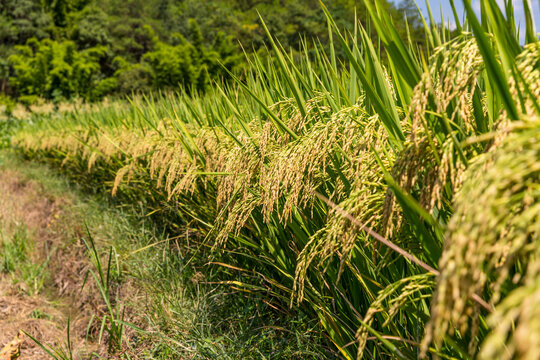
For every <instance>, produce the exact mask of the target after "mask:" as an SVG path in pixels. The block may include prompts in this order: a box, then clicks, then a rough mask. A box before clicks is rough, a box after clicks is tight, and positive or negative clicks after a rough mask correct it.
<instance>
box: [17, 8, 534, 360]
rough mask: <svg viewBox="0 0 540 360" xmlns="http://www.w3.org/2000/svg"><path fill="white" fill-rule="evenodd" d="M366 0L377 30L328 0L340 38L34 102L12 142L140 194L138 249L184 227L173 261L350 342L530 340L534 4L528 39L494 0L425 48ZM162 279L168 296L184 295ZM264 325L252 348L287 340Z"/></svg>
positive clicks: (361, 348) (473, 349) (530, 346)
mask: <svg viewBox="0 0 540 360" xmlns="http://www.w3.org/2000/svg"><path fill="white" fill-rule="evenodd" d="M365 3H366V6H367V9H368V12H369V14H370V18H371V23H370V24H372V26H373V28H374V29H375V30H376V32H377V36H378V39H379V41H378V42H372V40H371V39H372V37H371V30H372V29H366V28H364V27H363V26H362V25H361V24H359V25H358V27H357V28H356V29H355V31H354V32H353V33H352V34H347V33H342V32H340V29H338V28H337V26H336V25H335V23H334V21H333V19H332V17H331V14H329V13H328V12H327V11H326V8H324V6H323V11H325V13H326V15H327V18H328V26H329V31H330V32H331V34H332V37H331V38H332V39H335V43H332V44H331V46H330V50H329V51H328V52H325V51H324V50H323V49H321V48H320V47H319V46H318V45H317V43H316V42H315V43H313V44H310V43H308V42H307V41H306V43H305V46H304V48H303V49H301V51H302V56H299V57H298V56H296V57H293V55H292V54H290V53H289V52H288V51H286V50H284V49H282V47H281V45H280V44H279V43H278V42H277V41H276V40H275V39H273V38H272V35H271V34H268V37H269V44H270V48H271V49H270V50H269V56H268V57H264V58H262V57H258V56H253V57H250V59H249V60H250V62H251V69H250V70H249V71H248V72H247V73H245V74H243V75H242V76H241V77H238V78H236V77H235V75H233V77H235V79H236V83H235V84H215V87H214V89H213V90H211V91H210V92H209V93H208V94H206V95H197V94H195V95H193V94H192V95H190V96H188V95H187V94H186V93H185V92H182V91H180V92H179V93H178V94H161V95H157V96H147V97H136V98H133V99H130V100H129V102H128V101H119V102H116V103H109V104H103V106H102V107H100V108H98V109H93V110H92V111H75V112H72V113H67V114H59V115H54V114H52V115H50V116H39V117H38V118H36V119H34V121H32V122H31V123H29V124H28V125H27V126H24V127H23V128H22V129H21V130H19V131H17V133H16V134H15V135H14V136H13V138H12V141H13V144H14V147H15V148H16V149H17V150H18V151H20V152H21V153H23V154H24V155H25V156H26V157H28V158H34V159H41V160H44V161H47V162H49V163H50V164H52V165H54V166H56V167H58V168H59V169H61V170H62V171H63V172H64V173H65V174H67V175H68V176H70V177H71V178H72V179H73V180H74V181H76V182H77V183H79V184H80V185H81V186H83V187H87V188H90V189H93V190H94V191H96V192H98V193H99V192H109V191H110V192H112V194H114V195H116V197H115V201H117V202H118V203H119V204H124V206H127V207H135V208H139V209H141V210H142V211H143V212H145V218H146V219H149V220H151V221H152V223H153V224H154V225H155V226H156V227H157V229H159V230H160V231H162V234H164V236H165V237H164V238H163V242H161V240H156V241H148V242H146V243H141V244H140V246H141V249H142V248H144V247H145V246H146V248H145V250H144V251H140V252H138V253H137V254H139V256H142V257H143V258H144V260H141V261H150V262H152V261H157V262H162V263H164V262H165V258H164V257H162V258H161V260H151V259H152V258H153V257H155V256H156V254H160V252H167V253H168V251H171V244H172V245H173V247H172V248H173V249H175V250H174V252H173V251H171V253H177V254H182V255H181V259H182V260H181V261H180V264H181V266H179V267H176V266H177V265H178V263H177V262H176V260H174V261H172V262H171V263H170V265H169V264H168V263H167V266H166V267H165V268H164V269H162V270H161V271H162V272H163V271H165V272H166V273H167V274H173V275H168V276H171V277H175V274H176V276H178V277H180V278H182V277H183V276H187V277H188V278H190V277H191V278H192V279H197V278H198V276H197V272H191V270H187V273H186V267H187V266H188V264H189V266H195V269H199V268H204V269H205V271H204V273H205V274H207V275H206V276H205V278H204V279H205V280H204V281H203V282H202V283H214V284H213V285H215V284H217V285H220V287H219V288H222V287H221V286H223V288H226V289H230V291H233V292H240V293H243V294H245V295H246V299H247V300H246V301H247V302H248V303H250V301H254V303H252V304H256V303H257V302H262V303H263V304H264V305H261V306H263V308H265V309H272V311H270V312H268V314H273V315H272V316H278V317H279V316H280V315H279V314H282V316H283V317H289V316H291V315H292V316H293V317H295V318H297V319H299V321H298V322H296V321H293V322H291V323H289V324H290V325H291V326H293V328H295V327H296V326H299V328H298V329H300V334H309V333H310V332H311V330H312V329H313V330H315V331H314V332H313V333H315V334H317V333H320V331H322V332H323V333H324V334H325V335H324V336H325V337H326V338H327V339H328V340H329V341H330V342H331V343H332V344H333V348H334V349H335V351H337V352H339V356H341V357H343V358H346V359H352V358H361V357H363V356H365V357H369V358H385V357H394V358H415V357H424V356H430V357H444V358H467V357H476V356H479V357H484V358H488V357H508V358H511V357H523V358H527V356H533V355H532V354H534V353H535V351H537V350H538V351H540V349H537V348H536V347H535V346H536V345H534V343H533V341H532V340H531V338H530V337H527V336H523V335H522V334H521V333H518V332H516V331H517V330H515V331H512V330H509V329H514V328H515V329H523V330H522V331H524V332H525V333H532V334H534V336H536V335H537V333H536V332H535V330H534V323H533V322H528V321H526V320H525V318H524V316H525V315H524V314H526V313H527V310H530V311H532V310H531V309H530V306H529V307H527V306H526V305H525V304H531V303H532V302H533V299H534V296H535V294H536V283H535V282H534V281H533V279H534V278H535V274H536V273H535V271H536V270H535V269H536V267H535V264H536V263H537V254H536V252H535V250H534V249H536V248H537V247H538V243H537V240H538V238H539V236H538V230H537V229H536V227H534V226H529V225H527V224H531V223H536V221H535V219H536V218H537V217H538V207H537V206H536V204H537V201H536V200H537V196H538V192H537V187H538V183H539V174H540V172H539V171H538V168H537V165H538V163H539V156H538V152H537V149H536V146H535V144H536V143H537V142H538V141H539V139H538V133H539V131H538V128H539V126H540V125H539V115H540V106H539V105H538V99H539V98H540V88H539V87H538V85H537V84H538V83H540V71H539V70H538V64H539V59H540V47H539V42H538V36H537V34H533V33H532V32H531V31H532V28H533V27H532V25H531V24H530V20H531V17H532V15H531V13H530V11H529V13H526V17H527V18H528V22H527V24H528V25H527V29H526V32H527V36H526V44H525V45H524V46H522V45H521V44H520V43H519V37H518V34H517V32H515V31H514V28H515V25H514V24H515V19H514V18H513V13H512V12H511V11H508V12H507V14H508V15H504V14H503V12H501V10H500V9H499V7H498V5H497V3H496V2H495V0H486V1H484V2H482V5H483V6H482V11H481V19H478V18H477V15H476V14H475V13H474V11H473V10H472V8H471V6H470V3H469V2H468V1H465V7H466V9H467V13H466V18H465V19H464V21H461V19H459V18H457V16H456V19H455V20H456V23H459V24H460V26H459V28H458V31H457V32H450V31H449V30H448V29H445V28H443V27H436V26H432V27H426V30H425V31H426V33H425V35H426V37H427V38H428V39H429V41H428V43H429V44H430V46H429V47H428V48H427V49H423V50H420V49H418V48H417V47H416V45H415V43H414V42H412V41H410V40H402V39H400V38H399V36H398V35H397V32H396V31H395V30H394V28H393V26H392V21H394V20H393V19H390V18H388V16H387V15H386V13H384V11H380V9H381V4H380V3H379V1H378V0H374V1H370V0H366V2H365ZM505 5H506V8H507V9H512V6H513V5H512V4H511V3H510V2H507V3H506V4H505ZM526 8H527V7H526ZM338 48H339V50H342V51H341V52H342V53H344V54H346V56H347V57H346V59H336V58H335V53H336V51H335V50H336V49H338ZM381 53H383V54H384V57H381V55H380V54H381ZM518 140H519V141H518ZM522 141H523V142H522ZM514 143H517V144H520V146H519V147H513V146H512V144H514ZM519 149H526V150H527V151H526V152H523V153H521V154H520V150H519ZM501 154H502V155H501ZM505 159H515V163H512V162H510V163H511V164H512V166H510V165H509V164H508V163H507V162H506V160H505ZM514 166H515V168H514ZM504 169H514V171H513V172H510V171H503V170H504ZM525 169H528V170H525ZM484 175H485V176H484ZM488 190H489V191H488ZM471 194H474V196H473V198H474V200H475V201H476V200H478V203H474V202H472V201H471ZM484 194H486V195H484ZM483 195H484V196H483ZM488 195H489V196H488ZM501 204H503V205H505V204H506V205H510V204H511V206H509V207H506V206H501ZM488 210H489V211H488ZM475 214H483V215H484V216H482V217H481V220H480V218H477V217H476V215H475ZM531 221H533V222H531ZM487 234H491V235H489V236H487ZM167 236H168V237H169V239H170V240H171V242H168V241H166V240H165V239H167ZM494 237H495V238H496V241H495V240H494V239H495V238H494ZM150 245H151V246H150ZM114 252H116V253H119V254H121V253H122V252H121V251H119V250H118V249H116V248H115V249H114ZM493 254H496V256H495V257H494V258H493V259H494V260H493V261H492V262H488V263H487V264H485V262H484V261H483V260H486V261H487V259H490V258H491V256H492V255H493ZM158 259H159V258H158ZM186 259H187V260H186ZM184 266H186V267H184ZM187 269H191V268H190V267H187ZM165 283H167V281H166V282H165ZM188 283H189V282H188ZM154 286H155V285H154ZM200 286H201V282H199V281H195V283H194V284H193V288H192V289H194V290H192V291H195V289H196V290H197V291H198V290H199V289H200ZM203 288H204V287H203ZM206 289H208V288H206ZM210 289H212V288H210ZM209 291H211V290H209ZM151 292H152V293H154V294H159V295H156V296H162V297H164V298H163V301H165V302H166V303H174V302H175V301H176V300H175V299H176V296H178V294H176V293H175V292H174V290H173V289H172V288H167V287H165V288H163V289H161V288H154V289H152V290H151ZM171 293H172V295H171ZM169 296H172V298H169ZM204 298H205V299H207V300H210V299H213V300H211V301H210V303H212V306H217V308H218V309H219V308H220V306H225V307H228V304H227V302H224V304H225V305H222V304H223V303H220V301H218V300H216V299H214V298H213V297H212V296H211V294H206V295H205V296H204ZM238 298H239V297H238V296H236V297H235V299H238ZM249 299H251V300H249ZM512 299H514V300H512ZM515 299H520V301H522V303H523V304H524V305H523V307H516V306H515V304H516V302H515V301H517V300H515ZM235 301H239V300H235ZM513 301H514V302H513ZM205 304H206V302H203V303H202V304H201V305H202V307H203V308H206V307H205V306H206V305H205ZM240 304H242V302H241V303H240ZM510 304H514V305H510ZM499 305H500V307H499ZM235 306H239V305H238V304H237V303H235ZM512 310H516V311H518V310H519V314H523V315H519V316H518V315H515V314H516V313H513V312H512ZM176 311H178V313H182V312H181V311H180V309H178V310H175V312H174V313H176ZM257 311H259V308H258V307H257V306H248V310H247V313H249V314H251V316H253V315H252V314H254V313H255V314H257ZM209 313H210V314H212V313H215V311H213V310H210V311H209ZM217 313H219V312H217ZM521 316H523V317H521ZM208 319H209V320H208V322H206V321H205V322H204V323H205V324H212V323H213V324H219V325H217V326H218V328H219V326H221V324H222V323H220V322H219V321H218V319H215V318H211V317H209V318H208ZM498 319H504V321H503V322H502V323H503V324H504V326H502V327H500V326H498V322H497V320H498ZM191 321H192V322H193V320H191ZM185 322H186V323H189V322H190V320H189V316H188V319H186V320H185ZM156 323H157V321H156ZM195 323H196V322H195ZM167 324H168V323H167V322H165V323H163V324H159V327H160V328H167V326H169V325H167ZM225 325H226V324H225ZM271 326H272V328H271V329H273V330H275V326H274V325H271ZM259 327H260V326H258V327H255V329H256V328H259ZM191 329H192V330H193V329H197V332H196V333H197V334H198V335H197V336H196V338H197V339H199V340H198V341H196V342H195V343H194V344H195V346H196V347H197V348H198V349H203V350H204V349H207V351H208V353H204V352H203V353H204V354H208V355H205V356H215V355H216V354H217V353H224V352H225V353H227V352H226V351H224V350H223V349H222V348H221V346H222V344H231V343H233V342H234V341H237V340H238V339H239V338H238V337H231V338H230V339H228V338H227V337H226V336H225V337H218V341H216V340H214V342H211V344H212V345H210V343H209V342H205V341H202V339H204V338H206V336H207V335H208V332H207V331H206V329H205V326H202V325H200V326H199V325H198V326H196V327H195V328H191ZM250 329H251V330H252V329H253V328H250V327H248V330H250ZM269 330H270V329H269ZM193 331H195V330H193ZM218 333H219V332H218ZM248 333H249V331H248ZM270 333H271V332H270ZM270 333H267V334H270ZM177 335H179V334H177ZM211 338H213V337H212V336H211ZM286 338H287V337H286ZM308 338H309V337H308ZM214 339H215V338H214ZM231 339H234V340H232V341H231ZM250 339H251V340H249V341H248V342H247V343H249V344H251V345H253V344H256V346H255V347H254V349H255V350H254V351H257V350H260V349H265V351H268V353H267V354H275V353H276V351H275V350H274V349H272V346H273V344H275V343H276V342H277V341H278V340H277V339H275V338H272V337H269V338H266V339H264V338H263V339H264V341H263V342H262V343H260V342H258V341H256V340H254V339H252V338H251V337H250ZM241 343H242V342H241ZM309 343H310V342H309V341H308V342H306V343H304V342H303V340H302V341H300V344H302V346H300V348H302V347H305V346H306V345H305V344H309ZM315 343H316V342H315ZM242 344H245V343H242ZM185 346H186V345H185V342H182V341H180V342H177V343H174V344H173V345H171V344H169V349H170V351H184V350H185V348H184V347H185ZM267 346H268V347H267ZM307 346H309V345H307ZM233 348H234V346H233ZM182 349H183V350H182ZM266 349H268V350H266ZM203 350H201V351H203ZM185 351H187V352H188V353H189V351H188V350H185ZM204 351H206V350H204ZM277 353H279V352H277ZM287 353H288V354H289V355H290V356H296V355H293V354H296V353H295V352H294V351H293V352H291V351H289V350H287ZM170 354H171V353H167V355H169V356H170ZM233 354H234V355H231V356H232V357H234V356H238V354H243V355H244V353H238V352H233ZM243 355H242V356H243ZM250 356H253V357H257V355H256V354H255V355H252V354H249V355H247V357H250ZM264 356H265V357H267V356H270V355H264ZM300 356H302V355H300Z"/></svg>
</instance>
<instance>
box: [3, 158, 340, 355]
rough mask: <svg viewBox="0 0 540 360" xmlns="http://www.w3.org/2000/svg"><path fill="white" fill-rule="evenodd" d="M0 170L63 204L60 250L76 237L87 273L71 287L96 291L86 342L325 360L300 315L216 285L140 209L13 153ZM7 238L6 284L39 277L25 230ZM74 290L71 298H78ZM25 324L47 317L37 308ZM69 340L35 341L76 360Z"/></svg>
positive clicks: (134, 350) (159, 351)
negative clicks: (32, 274)
mask: <svg viewBox="0 0 540 360" xmlns="http://www.w3.org/2000/svg"><path fill="white" fill-rule="evenodd" d="M0 162H1V165H0V166H1V167H2V168H3V169H10V171H15V172H16V173H18V174H20V176H21V177H22V178H23V179H25V180H26V181H32V182H35V183H37V184H39V186H40V187H42V188H43V190H42V192H43V196H47V197H51V198H62V199H65V203H66V204H65V206H66V207H67V208H66V209H64V211H63V213H62V214H69V215H68V216H67V217H62V218H60V219H58V222H59V224H58V226H59V228H60V229H62V230H61V231H62V232H63V233H64V234H63V235H62V236H63V237H64V240H63V241H65V244H64V245H63V246H67V247H69V246H73V245H74V244H75V243H76V240H75V239H76V238H80V239H81V241H83V242H86V251H85V253H86V254H87V256H88V258H87V260H86V262H87V264H88V265H87V267H88V270H89V272H88V275H87V276H86V277H85V279H86V280H85V282H82V281H81V282H80V283H78V284H77V286H78V287H82V286H84V287H90V289H92V290H94V291H96V294H94V296H95V299H94V300H91V301H92V302H95V305H93V306H94V307H95V308H96V309H98V310H96V311H95V312H94V313H93V314H92V315H93V316H92V318H91V319H92V320H90V322H91V323H90V324H84V328H85V329H86V328H88V329H90V328H93V327H95V326H97V329H98V331H97V332H93V333H92V334H90V335H87V341H88V342H89V343H102V344H103V345H104V346H105V347H106V348H107V349H108V351H109V352H110V353H111V354H114V353H118V354H120V355H118V356H120V357H123V358H126V359H127V358H145V359H171V358H190V359H210V358H211V359H240V358H253V359H263V358H265V359H284V358H285V359H286V358H288V359H298V358H302V359H304V358H306V359H309V358H313V359H322V358H328V357H329V356H330V357H332V356H333V355H332V352H331V351H330V350H329V349H327V348H326V347H325V343H326V342H325V341H324V340H323V339H322V335H321V333H320V332H319V331H317V330H316V327H317V326H316V323H314V322H313V321H311V320H309V319H308V318H307V317H306V315H304V314H295V313H294V312H288V313H286V314H281V315H280V314H276V313H275V312H274V310H273V309H272V308H271V307H270V306H269V305H267V304H265V303H264V302H262V301H260V300H259V299H256V298H252V297H249V296H245V295H243V294H242V293H240V292H239V291H235V290H231V289H230V288H229V286H228V285H226V284H220V283H219V281H217V280H216V279H223V276H221V275H220V273H221V270H220V269H219V267H217V266H212V265H209V264H205V263H203V262H201V261H199V260H195V259H192V254H191V252H192V251H194V249H189V248H186V247H183V248H180V247H178V244H179V240H178V239H174V238H173V239H171V237H170V235H168V234H165V233H163V231H159V228H158V227H156V224H155V223H154V222H153V221H151V220H150V219H148V218H147V217H146V216H145V214H146V211H145V209H144V208H141V207H140V205H139V206H131V205H125V204H124V205H121V204H119V203H118V202H117V200H116V199H114V198H111V197H110V196H107V195H95V194H91V193H89V192H88V191H85V190H84V189H82V188H81V187H80V186H79V185H77V184H75V183H73V182H71V181H68V180H67V179H66V178H65V177H62V176H59V175H58V174H57V173H56V172H55V171H54V170H53V169H51V168H50V167H49V166H47V165H43V164H39V163H36V162H28V161H24V160H23V159H22V158H21V157H20V156H18V155H17V154H16V153H12V152H8V151H3V152H2V153H1V155H0ZM83 229H84V231H81V230H83ZM13 234H14V235H13V236H11V237H10V238H9V241H8V240H5V241H4V242H3V245H2V249H3V250H5V251H3V252H2V255H3V256H4V257H5V259H6V261H3V263H5V264H8V267H9V269H8V268H6V269H4V268H3V270H2V271H3V272H8V271H10V272H13V279H14V281H29V280H28V279H27V278H25V277H24V276H25V274H26V270H24V269H25V268H26V267H28V268H30V267H33V268H36V269H37V268H40V269H42V270H43V269H44V270H45V271H43V272H42V275H43V276H46V274H47V271H48V267H47V264H37V263H36V260H35V259H34V258H32V256H31V255H32V253H33V251H32V246H33V239H32V237H31V236H28V235H27V232H26V228H24V227H21V228H20V229H19V228H17V231H15V232H14V233H13ZM83 254H84V253H83ZM111 255H112V256H111ZM53 256H54V255H53ZM109 259H110V261H109ZM15 273H16V274H15ZM229 275H230V274H229ZM230 279H237V278H236V277H234V276H230ZM237 280H240V279H237ZM92 284H93V285H92ZM46 285H47V287H49V289H47V288H41V289H39V292H40V293H44V292H45V293H51V289H50V287H51V286H52V285H51V284H50V281H49V282H47V284H46ZM79 291H81V290H80V289H76V293H77V295H76V296H81V295H79V294H80V293H79ZM36 294H37V292H36ZM59 301H60V300H59V299H55V302H57V303H58V302H59ZM71 311H72V312H73V311H75V310H71ZM32 317H34V318H41V319H50V316H48V314H46V313H43V312H42V311H41V310H40V309H36V310H35V311H34V312H33V313H32ZM92 324H95V325H92ZM71 333H72V334H71V341H70V340H69V339H68V338H67V337H66V338H65V339H56V340H58V342H55V343H52V342H51V343H47V342H43V341H41V340H40V339H39V338H35V340H36V341H37V342H38V343H39V344H41V345H42V346H43V347H45V348H46V349H47V351H48V353H49V355H51V354H52V355H51V356H53V357H56V358H58V359H71V358H78V356H81V353H79V352H77V351H80V349H75V345H74V344H75V343H76V342H77V341H76V340H75V335H73V334H74V333H75V330H74V329H72V331H71ZM67 344H72V345H71V348H70V346H68V345H67ZM179 344H180V345H179ZM76 350H77V351H76ZM83 354H84V353H83ZM83 356H84V355H83ZM100 356H104V354H103V353H102V352H101V353H100Z"/></svg>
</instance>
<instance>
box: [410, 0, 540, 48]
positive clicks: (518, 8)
mask: <svg viewBox="0 0 540 360" xmlns="http://www.w3.org/2000/svg"><path fill="white" fill-rule="evenodd" d="M480 1H482V0H471V4H472V7H473V9H475V11H476V13H477V14H478V16H480ZM529 1H530V2H529V4H530V5H531V6H532V9H533V13H534V20H535V25H536V33H537V34H538V33H539V32H540V1H539V0H529ZM416 3H417V4H418V6H419V7H420V9H421V10H422V13H423V14H424V17H425V18H426V20H428V12H427V6H426V3H425V0H416ZM454 3H455V5H456V11H457V13H458V15H459V16H460V18H462V17H463V14H464V12H465V10H464V9H465V8H464V6H463V0H454ZM497 3H498V4H499V6H500V7H501V9H504V1H503V0H497ZM429 4H430V7H431V12H432V13H433V17H434V18H435V21H437V22H440V20H441V8H442V13H443V16H444V18H445V23H447V24H449V25H450V28H452V27H455V21H454V15H453V14H452V8H451V6H450V1H449V0H430V1H429ZM503 12H504V10H503ZM514 12H515V17H516V22H517V23H518V25H519V28H520V37H521V38H522V40H523V39H524V37H525V17H524V15H523V0H514ZM428 21H429V20H428Z"/></svg>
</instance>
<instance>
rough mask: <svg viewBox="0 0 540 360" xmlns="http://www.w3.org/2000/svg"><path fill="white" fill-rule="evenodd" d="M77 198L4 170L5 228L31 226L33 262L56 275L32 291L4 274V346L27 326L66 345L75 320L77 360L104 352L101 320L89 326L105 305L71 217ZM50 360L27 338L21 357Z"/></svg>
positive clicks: (0, 195)
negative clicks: (91, 278) (91, 279)
mask: <svg viewBox="0 0 540 360" xmlns="http://www.w3.org/2000/svg"><path fill="white" fill-rule="evenodd" d="M72 201H73V200H72V199H71V198H70V197H69V195H65V196H62V197H58V196H53V195H51V194H49V193H47V192H46V191H45V190H44V188H43V186H42V185H41V184H40V183H38V182H36V181H33V180H28V179H26V178H25V177H24V176H23V175H21V174H19V173H17V172H15V171H13V170H8V169H0V229H1V231H3V233H4V235H5V234H10V232H12V231H15V229H16V228H17V227H20V226H21V225H22V226H24V227H26V228H27V229H28V236H29V239H30V241H31V242H33V246H32V251H31V254H30V257H31V259H30V261H32V262H34V263H36V264H43V263H45V264H46V269H47V270H46V271H47V272H48V273H49V274H50V276H49V277H48V279H47V281H46V284H45V286H44V287H43V289H42V290H41V291H39V292H38V293H37V294H34V295H31V294H32V291H28V284H25V283H24V282H22V281H17V279H14V275H13V274H6V273H0V349H2V348H3V347H4V346H6V345H7V344H8V343H10V342H11V341H12V340H13V339H14V338H16V337H17V335H18V334H19V332H20V331H21V330H22V331H24V332H26V333H28V334H30V335H31V336H32V337H34V338H36V339H37V340H38V341H40V342H41V343H43V344H47V345H50V346H53V347H55V348H56V349H58V348H64V349H66V348H67V347H66V343H67V324H68V319H69V322H70V337H71V346H72V349H73V358H75V359H81V358H87V357H88V354H89V353H91V352H93V351H97V352H99V353H102V351H103V350H104V349H100V348H99V347H98V346H97V345H94V344H93V343H92V341H95V339H96V338H97V332H98V331H99V329H96V328H97V326H98V324H97V322H94V324H95V326H93V327H90V328H88V324H89V322H90V318H91V316H92V314H99V313H100V311H102V310H103V309H102V308H103V305H102V304H101V303H102V302H101V301H100V299H99V298H96V297H95V295H93V294H97V292H96V291H95V286H94V288H93V286H92V285H93V284H92V283H91V282H89V281H88V282H85V275H86V273H87V269H88V260H87V259H88V257H87V256H86V252H85V248H84V246H83V244H82V243H81V241H80V236H79V235H78V233H79V232H81V231H80V230H79V229H77V226H76V225H74V224H73V223H72V222H70V221H66V220H65V219H69V218H70V216H69V207H70V205H71V204H72ZM0 241H1V237H0ZM0 251H1V248H0ZM0 260H2V259H1V254H0ZM83 284H84V287H83ZM47 358H49V356H48V355H47V354H46V353H45V352H44V351H43V349H41V348H40V346H39V345H38V344H36V343H35V342H34V341H33V340H31V339H30V338H29V337H28V336H24V337H23V341H22V344H21V350H20V359H22V360H26V359H28V360H31V359H47ZM0 360H4V359H0Z"/></svg>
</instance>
